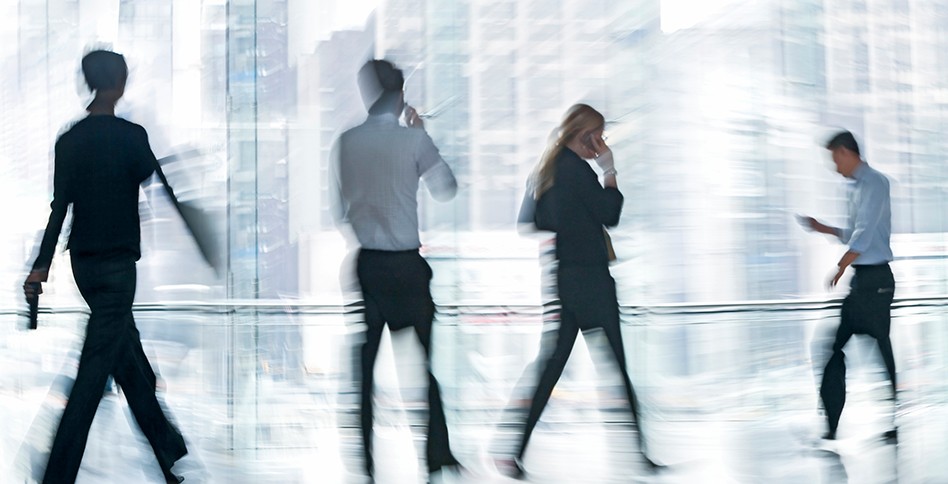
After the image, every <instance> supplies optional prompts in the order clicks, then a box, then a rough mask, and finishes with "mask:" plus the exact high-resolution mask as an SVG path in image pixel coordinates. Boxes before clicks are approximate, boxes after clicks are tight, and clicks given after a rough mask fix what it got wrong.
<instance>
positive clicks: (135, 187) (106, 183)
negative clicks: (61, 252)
mask: <svg viewBox="0 0 948 484" xmlns="http://www.w3.org/2000/svg"><path fill="white" fill-rule="evenodd" d="M56 157H57V158H56V159H57V167H56V170H57V171H56V176H57V178H58V177H65V180H62V182H64V183H58V184H57V188H66V189H67V190H68V194H67V195H66V197H67V200H66V201H68V202H71V203H72V204H73V223H72V230H71V232H70V237H69V248H70V249H71V250H72V251H74V252H76V253H100V252H108V251H113V250H122V251H126V250H127V251H132V252H134V253H136V254H137V253H139V252H140V249H139V245H140V242H141V228H140V221H139V215H138V196H139V187H140V184H141V183H142V181H144V180H145V179H147V178H148V177H149V176H150V175H151V174H152V172H153V171H154V155H153V154H152V152H151V150H150V149H149V147H148V138H147V134H146V133H145V130H144V129H143V128H142V127H141V126H139V125H137V124H134V123H131V122H129V121H126V120H124V119H121V118H117V117H114V116H104V115H98V116H89V117H87V118H85V119H83V120H82V121H80V122H78V123H77V124H76V125H75V126H73V127H72V128H71V129H70V130H69V131H67V132H66V133H65V134H63V135H62V137H60V139H59V141H58V142H57V143H56Z"/></svg>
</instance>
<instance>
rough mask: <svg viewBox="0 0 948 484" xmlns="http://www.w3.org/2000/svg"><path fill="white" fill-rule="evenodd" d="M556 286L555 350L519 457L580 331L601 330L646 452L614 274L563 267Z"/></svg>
mask: <svg viewBox="0 0 948 484" xmlns="http://www.w3.org/2000/svg"><path fill="white" fill-rule="evenodd" d="M557 286H558V290H559V296H560V303H561V304H562V309H561V313H560V327H559V330H558V332H557V341H556V348H555V349H554V350H553V353H552V354H551V355H550V357H549V358H548V359H547V361H546V365H545V367H544V369H543V373H542V374H541V375H540V381H539V383H538V384H537V389H536V392H535V393H534V396H533V401H532V402H531V403H530V412H529V413H528V414H527V423H526V426H525V428H524V431H523V438H522V440H521V442H520V450H519V452H518V453H517V457H520V458H522V457H523V455H524V453H525V452H526V449H527V444H528V443H529V442H530V437H531V435H532V434H533V429H534V428H535V427H536V425H537V422H538V421H539V420H540V415H541V414H542V413H543V409H544V408H545V407H546V404H547V402H549V400H550V394H552V393H553V387H554V386H556V382H557V381H558V380H559V379H560V375H562V374H563V368H565V367H566V362H567V360H569V355H570V353H571V352H572V350H573V344H574V343H575V341H576V336H577V335H578V334H579V331H580V330H582V331H584V332H585V331H587V330H590V329H600V328H601V329H602V330H603V332H604V333H605V335H606V338H607V340H608V341H609V346H610V347H611V348H612V353H613V355H614V356H615V359H616V363H617V364H618V367H619V371H620V372H621V374H622V380H623V384H624V385H625V390H626V395H627V397H628V399H629V405H630V406H631V409H632V419H633V421H634V422H635V423H636V425H637V426H639V429H638V430H639V432H638V439H639V448H640V449H642V451H643V452H644V451H645V445H644V438H643V435H642V432H641V426H640V425H639V422H640V421H641V420H640V414H639V405H638V399H637V398H636V396H635V390H634V389H633V388H632V381H631V380H630V379H629V372H628V369H627V368H626V361H625V348H624V347H623V345H622V333H621V331H620V326H619V302H618V300H617V298H616V284H615V280H614V279H613V278H612V275H611V274H609V268H608V267H606V266H603V267H586V266H564V265H560V266H559V268H558V269H557Z"/></svg>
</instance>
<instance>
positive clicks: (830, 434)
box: [823, 430, 836, 440]
mask: <svg viewBox="0 0 948 484" xmlns="http://www.w3.org/2000/svg"><path fill="white" fill-rule="evenodd" d="M823 440H836V431H835V430H830V431H828V432H826V433H825V434H823Z"/></svg>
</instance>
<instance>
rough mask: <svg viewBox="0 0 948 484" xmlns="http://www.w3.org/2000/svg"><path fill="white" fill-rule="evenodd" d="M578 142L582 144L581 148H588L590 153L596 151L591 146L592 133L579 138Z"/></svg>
mask: <svg viewBox="0 0 948 484" xmlns="http://www.w3.org/2000/svg"><path fill="white" fill-rule="evenodd" d="M580 141H582V142H583V146H585V147H587V148H589V149H590V150H592V151H596V147H595V146H594V145H593V138H592V133H586V134H584V135H583V136H582V138H580Z"/></svg>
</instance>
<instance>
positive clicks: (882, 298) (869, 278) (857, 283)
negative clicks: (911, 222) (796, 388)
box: [820, 264, 896, 432]
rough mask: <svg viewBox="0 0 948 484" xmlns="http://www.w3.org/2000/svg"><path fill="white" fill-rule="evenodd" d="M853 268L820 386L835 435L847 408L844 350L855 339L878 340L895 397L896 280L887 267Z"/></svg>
mask: <svg viewBox="0 0 948 484" xmlns="http://www.w3.org/2000/svg"><path fill="white" fill-rule="evenodd" d="M854 267H855V270H856V273H855V275H854V276H853V278H852V281H851V282H850V291H849V295H847V296H846V299H844V300H843V307H842V311H841V313H840V321H839V329H837V330H836V339H835V341H834V342H833V353H832V356H830V359H829V362H827V363H826V368H825V369H824V370H823V381H822V383H821V385H820V398H822V399H823V408H824V409H825V410H826V419H827V421H828V423H829V430H830V431H831V432H836V428H837V427H838V426H839V417H840V415H842V413H843V406H844V405H845V404H846V361H845V356H846V355H845V354H844V353H843V347H844V346H846V343H847V342H848V341H849V338H851V337H852V335H854V334H867V335H869V336H872V337H873V338H875V340H876V342H877V343H878V344H879V352H880V353H881V354H882V361H883V362H884V363H885V368H886V371H887V372H888V374H889V382H890V383H891V386H892V396H893V398H894V397H895V389H896V386H895V358H894V357H893V355H892V341H891V340H890V339H889V327H890V326H891V310H892V298H893V296H894V295H895V278H893V276H892V270H891V269H890V268H889V265H888V264H883V265H875V266H854Z"/></svg>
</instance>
